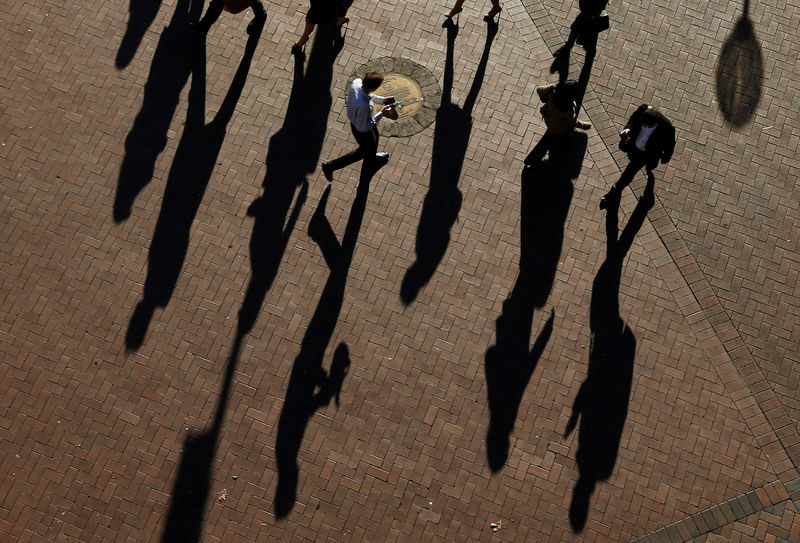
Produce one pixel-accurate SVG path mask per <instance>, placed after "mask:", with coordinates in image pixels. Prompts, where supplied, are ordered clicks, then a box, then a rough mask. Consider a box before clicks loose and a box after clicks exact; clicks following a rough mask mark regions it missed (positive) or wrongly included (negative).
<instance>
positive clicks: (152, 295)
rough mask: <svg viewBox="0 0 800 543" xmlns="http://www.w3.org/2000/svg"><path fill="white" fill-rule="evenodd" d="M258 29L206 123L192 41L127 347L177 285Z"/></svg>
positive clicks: (135, 343)
mask: <svg viewBox="0 0 800 543" xmlns="http://www.w3.org/2000/svg"><path fill="white" fill-rule="evenodd" d="M260 34H261V27H258V28H257V31H256V32H253V33H252V35H251V36H250V37H249V39H248V40H247V45H246V46H245V51H244V54H243V56H242V60H241V61H240V63H239V67H238V68H237V70H236V74H235V75H234V77H233V80H232V82H231V86H230V88H229V89H228V92H227V94H226V95H225V98H224V100H223V102H222V105H221V106H220V108H219V111H218V112H217V114H216V115H215V116H214V119H213V120H212V121H211V122H210V123H208V124H206V120H205V116H206V107H205V92H206V85H205V82H206V78H205V69H206V52H205V43H204V42H203V41H202V40H199V39H198V40H194V44H195V49H194V52H193V53H192V56H193V60H192V66H193V67H192V83H191V86H190V89H189V99H188V108H187V115H186V124H185V126H184V130H183V134H182V135H181V140H180V142H179V143H178V148H177V150H176V151H175V158H174V160H173V162H172V167H171V168H170V171H169V175H168V177H167V184H166V187H165V189H164V199H163V201H162V203H161V211H160V213H159V215H158V220H157V222H156V227H155V231H154V233H153V240H152V242H151V243H150V250H149V253H148V261H147V277H146V278H145V284H144V295H143V298H142V300H141V301H140V302H139V304H138V305H137V306H136V309H135V310H134V312H133V316H132V317H131V321H130V323H129V324H128V330H127V333H126V335H125V346H126V348H128V349H133V350H135V349H138V348H139V347H140V346H141V345H142V342H143V341H144V336H145V334H146V333H147V328H148V326H149V324H150V320H151V319H152V316H153V312H154V310H155V308H156V307H166V305H167V303H169V300H170V298H171V297H172V293H173V291H174V290H175V285H176V283H177V281H178V277H179V276H180V271H181V267H182V266H183V261H184V258H185V257H186V252H187V250H188V248H189V234H190V232H191V228H192V222H193V221H194V218H195V216H196V214H197V210H198V209H199V207H200V203H201V202H202V200H203V195H204V194H205V190H206V187H207V186H208V181H209V179H210V178H211V173H212V172H213V170H214V165H215V163H216V160H217V156H218V155H219V151H220V149H221V147H222V142H223V140H224V139H225V134H226V132H227V126H228V123H229V122H230V120H231V117H232V116H233V112H234V110H235V108H236V103H237V102H238V100H239V97H240V96H241V94H242V90H243V89H244V84H245V81H246V80H247V74H248V71H249V69H250V64H251V62H252V59H253V54H254V53H255V50H256V45H257V44H258V40H259V37H260Z"/></svg>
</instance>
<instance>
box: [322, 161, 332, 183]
mask: <svg viewBox="0 0 800 543" xmlns="http://www.w3.org/2000/svg"><path fill="white" fill-rule="evenodd" d="M322 175H324V176H325V179H327V180H328V183H331V182H332V181H333V170H332V169H331V165H330V164H328V163H327V162H323V163H322Z"/></svg>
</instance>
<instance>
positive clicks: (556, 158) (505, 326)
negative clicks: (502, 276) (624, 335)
mask: <svg viewBox="0 0 800 543" xmlns="http://www.w3.org/2000/svg"><path fill="white" fill-rule="evenodd" d="M587 141H588V138H587V136H586V134H584V133H582V132H581V133H578V132H573V133H571V134H569V135H568V136H566V137H565V138H563V139H562V140H560V141H559V142H558V143H557V144H556V145H554V147H553V148H552V149H551V150H550V158H549V159H547V160H544V161H543V162H542V163H541V164H540V165H539V166H538V167H537V168H536V169H526V171H525V172H524V173H523V175H522V194H521V197H522V205H521V206H520V244H521V247H520V260H519V274H518V275H517V281H516V283H515V284H514V288H513V289H512V291H511V294H510V295H509V297H508V298H507V299H506V300H505V302H503V312H502V313H501V315H500V317H498V319H497V322H496V329H497V339H496V344H495V345H494V346H492V347H490V348H489V349H488V350H487V351H486V358H485V366H484V371H485V373H486V388H487V391H488V401H489V414H490V418H489V428H488V431H487V435H486V455H487V459H488V461H489V467H490V468H491V470H492V471H493V472H497V471H499V470H500V469H502V468H503V466H504V465H505V463H506V460H507V459H508V455H509V448H510V435H511V433H512V432H513V430H514V424H515V422H516V420H517V412H518V410H519V405H520V402H521V401H522V397H523V395H524V394H525V389H526V388H527V386H528V383H529V382H530V379H531V376H532V375H533V372H534V370H535V369H536V365H537V363H538V361H539V358H540V357H541V355H542V352H543V351H544V349H545V347H546V346H547V342H548V341H549V339H550V336H551V334H552V332H553V320H554V312H553V311H551V313H550V317H549V318H548V319H547V322H546V324H545V325H544V327H543V328H542V330H541V332H540V333H539V335H538V337H537V339H536V341H535V342H534V344H533V347H532V348H531V347H529V345H530V338H531V328H532V324H533V316H534V311H535V310H536V309H541V308H542V307H543V306H544V305H545V303H546V302H547V299H548V298H549V296H550V292H551V291H552V289H553V282H554V281H555V274H556V269H557V267H558V260H559V257H560V256H561V248H562V246H563V243H564V224H565V222H566V220H567V214H568V213H569V207H570V202H571V201H572V194H573V192H574V188H573V181H574V180H575V179H577V178H578V176H579V175H580V171H581V166H582V164H583V157H584V155H585V154H586V145H587Z"/></svg>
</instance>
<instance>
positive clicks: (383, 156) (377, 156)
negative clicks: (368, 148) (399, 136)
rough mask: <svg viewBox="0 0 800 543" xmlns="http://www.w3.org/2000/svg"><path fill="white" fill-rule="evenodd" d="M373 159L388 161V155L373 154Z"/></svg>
mask: <svg viewBox="0 0 800 543" xmlns="http://www.w3.org/2000/svg"><path fill="white" fill-rule="evenodd" d="M375 158H380V159H382V160H389V153H375Z"/></svg>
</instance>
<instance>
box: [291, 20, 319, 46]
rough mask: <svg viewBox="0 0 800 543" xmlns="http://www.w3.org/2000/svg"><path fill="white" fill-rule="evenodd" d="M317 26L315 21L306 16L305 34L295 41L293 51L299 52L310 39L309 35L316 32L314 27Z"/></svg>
mask: <svg viewBox="0 0 800 543" xmlns="http://www.w3.org/2000/svg"><path fill="white" fill-rule="evenodd" d="M315 26H316V25H315V24H314V23H312V22H311V20H310V19H309V18H308V17H306V26H305V28H303V34H302V35H301V36H300V38H299V39H298V40H297V43H295V44H294V45H293V46H292V53H299V52H300V49H301V48H302V47H303V46H304V45H305V44H306V42H307V41H308V37H309V36H311V33H312V32H314V27H315Z"/></svg>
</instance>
